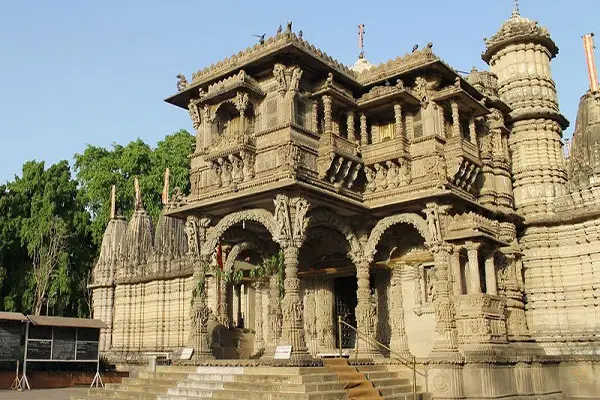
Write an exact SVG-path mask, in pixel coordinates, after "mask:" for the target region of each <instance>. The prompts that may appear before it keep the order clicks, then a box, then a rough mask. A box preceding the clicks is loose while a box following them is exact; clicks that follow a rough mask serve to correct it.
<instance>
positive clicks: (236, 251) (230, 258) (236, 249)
mask: <svg viewBox="0 0 600 400" xmlns="http://www.w3.org/2000/svg"><path fill="white" fill-rule="evenodd" d="M250 249H254V250H256V251H258V252H259V253H264V251H263V249H262V248H261V246H260V243H258V242H242V243H238V244H236V245H235V246H233V247H232V248H231V251H230V252H229V254H228V255H227V260H226V261H225V265H224V266H223V270H224V271H231V270H232V269H233V264H234V263H235V261H236V260H237V258H238V256H239V255H240V253H241V252H242V251H244V250H250Z"/></svg>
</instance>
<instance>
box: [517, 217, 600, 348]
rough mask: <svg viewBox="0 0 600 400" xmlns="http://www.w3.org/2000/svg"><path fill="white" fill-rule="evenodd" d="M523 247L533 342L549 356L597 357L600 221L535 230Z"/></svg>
mask: <svg viewBox="0 0 600 400" xmlns="http://www.w3.org/2000/svg"><path fill="white" fill-rule="evenodd" d="M521 245H522V248H523V252H524V258H523V265H524V270H525V287H526V296H527V308H526V315H527V321H528V324H529V329H530V331H531V333H532V335H533V337H534V338H535V339H536V340H537V341H538V342H539V343H540V345H541V346H543V347H544V349H545V350H546V351H547V353H548V354H592V353H596V354H597V353H598V351H599V350H598V348H599V346H598V345H599V343H600V341H599V339H598V338H597V336H595V335H596V334H597V332H598V331H599V329H600V307H599V304H598V297H599V296H600V218H596V219H591V220H588V221H585V222H578V223H571V224H564V225H558V226H530V227H528V228H526V230H525V234H524V236H523V238H522V239H521Z"/></svg>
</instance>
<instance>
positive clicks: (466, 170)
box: [445, 137, 481, 192]
mask: <svg viewBox="0 0 600 400" xmlns="http://www.w3.org/2000/svg"><path fill="white" fill-rule="evenodd" d="M445 147H446V148H445V152H446V164H447V176H448V179H449V180H450V182H451V183H453V184H454V185H456V186H458V187H460V188H462V189H464V190H466V191H467V192H472V190H473V189H474V188H473V184H474V183H475V180H476V179H477V175H478V174H479V172H480V171H481V160H480V159H479V150H478V149H477V146H476V145H474V144H472V143H470V142H468V141H466V140H464V139H462V138H460V137H454V138H451V139H449V140H448V142H447V143H446V146H445Z"/></svg>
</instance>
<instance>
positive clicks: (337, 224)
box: [307, 208, 362, 262]
mask: <svg viewBox="0 0 600 400" xmlns="http://www.w3.org/2000/svg"><path fill="white" fill-rule="evenodd" d="M318 226H326V227H329V228H333V229H335V230H337V231H338V232H340V233H341V234H342V235H343V236H344V237H345V238H346V241H347V243H348V245H349V247H350V250H349V251H348V257H350V259H351V260H352V261H354V262H356V261H357V260H358V258H359V257H360V255H361V254H362V246H361V244H360V241H359V240H358V237H357V236H356V234H355V233H354V230H353V229H352V227H351V226H350V225H349V224H348V223H347V222H346V221H345V220H344V219H343V218H342V217H340V216H339V215H338V214H336V213H335V212H333V211H331V210H329V209H326V208H316V209H314V210H313V211H311V212H310V213H309V215H308V227H307V232H308V229H310V228H311V227H313V228H314V227H318Z"/></svg>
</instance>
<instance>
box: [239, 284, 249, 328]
mask: <svg viewBox="0 0 600 400" xmlns="http://www.w3.org/2000/svg"><path fill="white" fill-rule="evenodd" d="M238 320H239V321H240V322H239V326H240V328H247V327H248V326H247V325H248V290H247V288H246V285H245V284H243V283H242V284H240V316H239V319H238Z"/></svg>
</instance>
